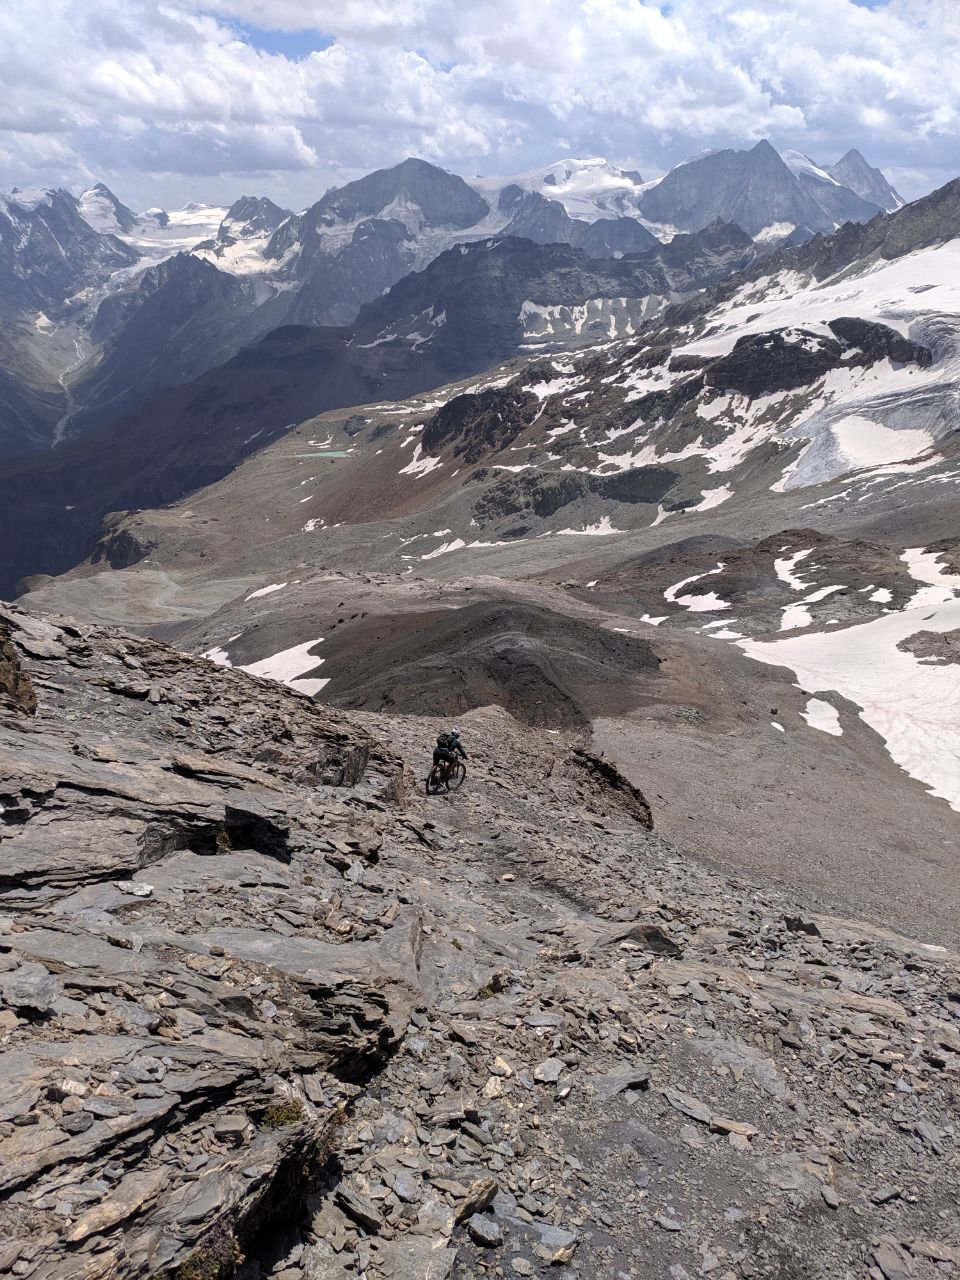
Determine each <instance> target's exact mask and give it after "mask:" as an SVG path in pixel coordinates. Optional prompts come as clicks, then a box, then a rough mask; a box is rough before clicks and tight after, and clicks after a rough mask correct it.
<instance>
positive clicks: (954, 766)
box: [739, 599, 960, 811]
mask: <svg viewBox="0 0 960 1280" xmlns="http://www.w3.org/2000/svg"><path fill="white" fill-rule="evenodd" d="M957 628H960V600H957V599H951V600H950V601H949V602H947V603H943V604H940V605H937V606H934V607H933V608H932V609H931V608H929V607H928V606H924V607H921V608H914V609H905V610H903V611H902V612H899V613H886V614H884V615H883V617H880V618H876V619H874V620H873V621H871V622H867V623H863V624H861V625H860V626H855V627H846V628H844V629H842V630H837V631H821V632H814V633H809V634H805V635H800V636H791V637H785V638H784V639H782V640H772V641H764V640H755V639H746V640H742V641H740V642H739V647H740V648H741V649H743V651H744V652H745V653H746V654H747V655H748V656H749V657H751V658H754V659H756V660H757V661H758V662H764V663H769V664H772V665H774V666H781V667H789V668H790V669H791V670H793V671H794V672H795V673H796V676H797V680H798V683H799V684H800V687H801V688H803V689H805V690H807V691H808V692H814V691H817V690H822V689H833V690H835V691H836V692H837V693H839V694H841V695H842V696H843V697H844V698H847V699H848V700H849V701H850V702H852V703H854V704H855V705H857V706H859V707H860V708H861V710H860V718H861V719H862V720H863V721H864V722H865V723H866V724H868V725H869V726H870V727H871V728H872V729H874V730H876V732H877V733H878V734H880V736H881V737H882V738H883V739H884V741H885V743H886V747H887V751H888V752H889V753H890V756H891V757H892V759H893V760H894V761H895V762H896V763H897V764H898V765H900V767H901V768H902V769H904V770H905V771H906V772H907V773H908V774H910V776H911V777H913V778H916V779H918V780H919V781H920V782H922V783H923V784H924V785H925V786H926V787H927V788H928V789H929V790H930V791H931V793H932V794H933V795H935V796H938V797H940V798H942V799H944V800H946V801H947V802H948V804H950V805H951V806H952V807H953V808H954V809H956V810H958V811H960V717H958V716H957V707H958V706H960V666H957V664H956V663H946V664H942V665H940V664H936V665H929V664H925V663H923V662H921V661H919V660H918V659H917V658H916V657H915V656H914V654H912V653H910V652H909V651H904V650H901V649H898V648H897V645H898V643H899V642H900V641H902V640H906V639H907V638H908V637H910V636H912V635H914V634H916V632H918V631H921V630H922V631H935V632H937V633H941V634H942V633H943V632H946V631H954V630H956V629H957Z"/></svg>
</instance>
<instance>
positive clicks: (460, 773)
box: [447, 760, 467, 791]
mask: <svg viewBox="0 0 960 1280" xmlns="http://www.w3.org/2000/svg"><path fill="white" fill-rule="evenodd" d="M466 776H467V770H466V767H465V766H464V764H463V763H462V762H461V761H460V760H458V761H457V763H456V764H455V765H454V766H453V768H452V769H451V770H450V774H449V777H448V778H447V790H448V791H456V789H457V788H458V787H459V786H460V785H461V784H462V782H463V780H464V778H465V777H466Z"/></svg>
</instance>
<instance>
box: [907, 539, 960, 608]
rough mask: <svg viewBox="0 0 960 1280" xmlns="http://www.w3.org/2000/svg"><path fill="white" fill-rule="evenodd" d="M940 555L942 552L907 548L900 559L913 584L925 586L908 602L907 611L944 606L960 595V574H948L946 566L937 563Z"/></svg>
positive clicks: (921, 548)
mask: <svg viewBox="0 0 960 1280" xmlns="http://www.w3.org/2000/svg"><path fill="white" fill-rule="evenodd" d="M942 555H943V552H942V551H924V549H923V547H908V548H907V550H906V551H904V553H903V555H902V556H901V557H900V559H901V560H902V561H903V562H904V563H905V564H906V566H907V568H908V569H909V570H910V576H911V578H913V579H914V581H915V582H923V583H926V584H927V585H926V586H924V587H921V588H920V590H919V591H917V592H916V593H915V594H914V595H913V596H912V598H911V599H910V600H909V601H908V603H907V608H908V609H927V608H930V607H932V606H933V605H938V604H946V603H947V602H948V601H950V600H953V599H954V598H955V597H956V596H957V595H958V594H960V574H958V573H950V572H949V570H948V569H947V567H946V565H942V564H939V563H938V561H939V560H940V558H941V556H942Z"/></svg>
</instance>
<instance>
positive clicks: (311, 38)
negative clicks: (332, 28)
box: [230, 22, 336, 62]
mask: <svg viewBox="0 0 960 1280" xmlns="http://www.w3.org/2000/svg"><path fill="white" fill-rule="evenodd" d="M230 26H231V27H232V28H233V30H234V31H236V33H237V35H238V36H239V37H240V39H241V40H242V41H243V42H244V44H248V45H250V47H251V48H253V49H257V50H259V52H260V53H278V54H281V55H282V56H283V57H284V58H289V59H290V61H291V62H301V61H302V60H303V59H304V58H307V57H309V56H310V54H311V53H316V52H319V51H320V50H323V49H329V48H330V46H331V45H332V44H335V43H336V38H335V37H334V36H330V35H327V34H326V32H323V31H274V30H272V29H271V28H270V27H257V26H254V25H253V24H252V23H249V22H231V24H230Z"/></svg>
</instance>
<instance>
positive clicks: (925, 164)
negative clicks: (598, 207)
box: [0, 0, 960, 204]
mask: <svg viewBox="0 0 960 1280" xmlns="http://www.w3.org/2000/svg"><path fill="white" fill-rule="evenodd" d="M43 10H44V12H43V20H42V21H38V20H37V5H36V2H35V0H4V4H3V5H2V6H0V77H2V83H3V87H4V90H5V92H4V95H3V102H2V104H0V185H2V186H9V185H12V184H14V183H18V182H22V181H23V180H24V179H25V178H26V179H27V180H29V181H38V180H45V181H50V182H61V183H64V184H66V185H76V184H77V183H80V182H83V181H87V180H89V178H90V177H91V176H96V177H101V176H102V177H104V178H106V179H107V180H108V181H111V182H113V183H114V184H115V185H116V186H117V187H118V190H119V194H120V195H121V196H123V197H124V198H126V199H128V200H132V201H134V202H137V199H138V197H139V198H141V199H142V201H144V202H151V203H152V202H154V201H156V200H159V199H164V198H168V197H169V198H170V199H171V200H172V199H176V198H178V197H182V198H192V197H204V196H209V197H213V198H221V199H222V198H229V197H230V196H232V195H234V194H237V193H238V192H239V190H240V189H241V188H242V189H259V190H264V191H267V192H268V193H270V194H274V195H275V196H278V197H280V198H284V199H286V200H287V202H288V203H293V204H303V203H307V202H308V201H310V200H312V199H314V198H316V196H317V195H318V194H319V193H320V191H322V190H323V189H324V187H325V186H326V185H328V184H329V183H330V182H333V181H344V180H346V179H348V178H350V177H352V176H355V175H356V174H358V173H360V172H363V171H365V170H367V169H369V168H372V167H376V166H378V165H383V164H390V163H394V162H395V161H397V160H399V159H401V158H402V157H403V156H404V155H407V154H420V155H424V156H426V157H427V158H430V159H433V160H436V161H438V162H440V163H443V164H446V165H447V166H448V167H450V168H454V169H458V170H460V171H462V172H465V173H471V172H475V171H477V170H478V169H482V170H483V171H485V172H488V173H489V172H497V171H500V172H510V171H516V170H517V169H519V168H522V167H526V166H528V165H532V164H536V163H542V162H544V161H547V160H550V159H554V158H557V156H559V155H560V154H563V153H570V152H574V153H580V154H597V153H606V154H608V155H610V157H611V158H612V159H615V160H618V161H620V162H622V163H629V164H630V165H631V166H635V167H639V168H641V170H647V171H649V170H650V169H651V168H652V169H653V170H661V169H663V168H665V167H667V166H668V165H669V164H672V163H676V162H677V161H678V160H681V159H683V158H684V157H685V156H687V155H688V154H690V153H691V152H694V151H697V150H700V149H703V148H704V147H708V146H735V145H743V144H749V143H751V142H754V141H756V140H757V139H758V138H760V137H771V138H772V140H773V141H774V142H775V143H777V144H780V145H789V146H796V147H799V148H800V149H801V150H804V151H808V152H811V153H813V154H814V155H815V156H817V157H818V158H821V159H822V160H824V161H827V162H829V161H831V160H833V159H836V158H837V157H838V156H839V155H840V154H841V153H842V152H843V151H845V150H846V149H847V148H848V147H849V146H859V147H860V148H861V150H863V151H864V153H865V154H866V155H867V156H868V158H869V159H870V160H871V161H872V162H873V163H879V164H881V165H882V166H886V167H889V168H890V169H891V170H892V171H894V172H895V173H896V175H897V179H898V181H900V182H902V183H903V185H904V187H905V188H906V194H916V193H918V192H919V191H921V190H923V189H926V188H928V187H929V186H931V185H934V184H935V183H936V182H938V181H940V180H942V178H943V176H944V175H945V174H951V173H952V166H953V164H954V159H953V153H954V151H955V147H956V134H957V129H958V123H960V81H958V79H957V77H954V76H952V75H951V74H948V73H947V72H948V69H949V68H950V67H952V66H956V65H958V64H960V5H958V4H957V2H956V0H887V3H886V4H878V5H876V6H874V7H866V6H865V5H863V4H857V3H854V0H804V3H803V4H802V5H784V4H782V2H781V0H710V3H704V0H675V2H674V3H673V4H671V5H666V4H663V5H660V4H657V3H654V2H653V0H538V3H537V4H536V5H517V4H516V2H515V0H509V3H508V0H482V2H479V0H459V3H458V2H457V0H343V2H342V3H341V4H339V5H338V6H332V5H326V4H323V5H321V4H320V3H319V2H318V0H127V2H126V3H125V4H124V5H121V6H118V5H116V4H115V2H114V0H47V3H45V5H44V6H43ZM246 24H253V25H254V26H255V27H256V28H258V29H259V30H258V31H254V32H251V30H250V27H249V26H248V25H246ZM271 33H273V34H274V35H276V33H286V34H285V35H284V37H283V42H281V41H280V40H279V38H277V39H275V40H273V42H272V43H271ZM298 33H299V34H298ZM321 33H322V37H323V38H321ZM279 47H283V49H284V53H279V52H270V50H271V48H279Z"/></svg>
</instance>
